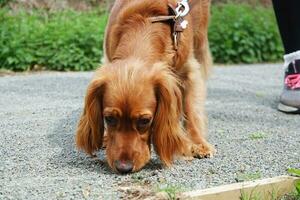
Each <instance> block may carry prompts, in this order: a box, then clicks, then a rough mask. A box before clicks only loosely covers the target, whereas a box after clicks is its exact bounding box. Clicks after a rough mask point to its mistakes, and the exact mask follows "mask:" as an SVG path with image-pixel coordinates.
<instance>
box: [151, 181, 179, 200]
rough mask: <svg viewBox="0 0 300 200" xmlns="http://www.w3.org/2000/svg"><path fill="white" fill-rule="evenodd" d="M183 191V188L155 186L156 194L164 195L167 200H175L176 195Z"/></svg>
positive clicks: (165, 185) (167, 185) (166, 185)
mask: <svg viewBox="0 0 300 200" xmlns="http://www.w3.org/2000/svg"><path fill="white" fill-rule="evenodd" d="M183 191H184V190H183V188H182V187H181V186H178V185H172V184H163V185H159V186H157V192H163V193H166V194H167V196H168V199H169V200H175V199H177V195H178V194H179V193H180V192H183Z"/></svg>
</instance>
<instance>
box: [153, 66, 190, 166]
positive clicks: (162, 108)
mask: <svg viewBox="0 0 300 200" xmlns="http://www.w3.org/2000/svg"><path fill="white" fill-rule="evenodd" d="M154 80H155V83H154V86H155V91H156V98H157V108H156V113H155V117H154V121H153V127H152V131H153V132H152V142H153V144H154V147H155V150H156V152H157V153H158V155H159V157H160V159H161V161H162V162H163V163H164V164H165V165H167V166H170V165H171V164H172V161H173V157H174V155H177V154H181V155H182V154H183V153H184V152H185V148H186V144H187V142H186V137H185V136H184V129H183V128H182V125H181V116H182V94H181V90H180V86H179V83H178V81H177V79H176V77H175V76H174V74H173V73H172V72H171V71H170V70H168V69H163V70H160V72H158V73H156V75H155V79H154Z"/></svg>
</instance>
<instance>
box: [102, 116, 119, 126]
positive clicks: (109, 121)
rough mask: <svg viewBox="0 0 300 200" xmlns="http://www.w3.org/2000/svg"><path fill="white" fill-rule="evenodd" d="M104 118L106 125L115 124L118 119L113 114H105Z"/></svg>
mask: <svg viewBox="0 0 300 200" xmlns="http://www.w3.org/2000/svg"><path fill="white" fill-rule="evenodd" d="M104 120H105V123H106V124H107V125H108V126H116V125H117V124H118V119H117V118H116V117H113V116H105V117H104Z"/></svg>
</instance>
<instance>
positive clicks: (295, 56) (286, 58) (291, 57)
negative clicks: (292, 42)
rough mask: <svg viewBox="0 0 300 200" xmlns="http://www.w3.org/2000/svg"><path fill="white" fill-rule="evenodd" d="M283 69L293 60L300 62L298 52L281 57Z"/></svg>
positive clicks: (299, 53) (299, 52)
mask: <svg viewBox="0 0 300 200" xmlns="http://www.w3.org/2000/svg"><path fill="white" fill-rule="evenodd" d="M283 59H284V67H285V68H287V67H288V66H289V64H290V63H291V62H293V61H294V60H300V50H299V51H295V52H293V53H290V54H286V55H284V56H283Z"/></svg>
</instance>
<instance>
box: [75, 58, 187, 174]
mask: <svg viewBox="0 0 300 200" xmlns="http://www.w3.org/2000/svg"><path fill="white" fill-rule="evenodd" d="M110 65H111V66H104V67H102V68H100V69H99V70H98V71H97V72H96V75H95V77H94V78H93V80H92V81H91V83H90V85H89V87H88V91H87V95H86V99H85V106H84V112H83V114H82V116H81V119H80V122H79V126H78V130H77V136H76V143H77V146H78V147H79V148H80V149H83V150H84V151H86V152H87V153H89V154H92V153H93V152H94V151H96V150H98V149H99V148H101V146H102V142H103V136H104V135H106V137H107V140H106V155H107V161H108V164H109V165H110V167H111V168H112V169H113V170H115V171H117V172H120V173H127V172H132V171H138V170H139V169H141V168H142V167H143V166H144V165H145V164H146V163H147V162H148V161H149V159H150V151H151V143H153V144H154V147H155V150H156V152H157V153H158V155H159V156H160V159H161V160H162V162H163V163H164V164H166V165H170V164H171V162H172V159H173V156H174V155H175V154H179V153H181V152H183V148H184V144H183V143H184V141H183V140H182V138H183V137H182V136H181V134H182V129H181V125H180V116H181V110H182V108H181V102H182V101H181V91H180V86H179V83H178V80H177V79H176V77H175V76H174V74H173V73H172V72H171V70H170V69H169V68H168V67H167V66H166V65H164V64H162V63H158V64H155V65H154V66H148V67H147V64H145V63H142V62H141V61H129V62H128V61H127V62H126V63H125V62H122V61H118V62H116V63H113V64H110ZM104 133H105V134H104Z"/></svg>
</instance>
